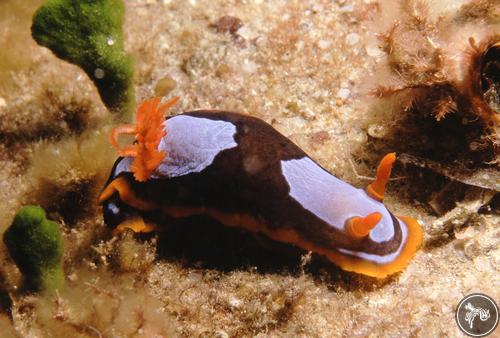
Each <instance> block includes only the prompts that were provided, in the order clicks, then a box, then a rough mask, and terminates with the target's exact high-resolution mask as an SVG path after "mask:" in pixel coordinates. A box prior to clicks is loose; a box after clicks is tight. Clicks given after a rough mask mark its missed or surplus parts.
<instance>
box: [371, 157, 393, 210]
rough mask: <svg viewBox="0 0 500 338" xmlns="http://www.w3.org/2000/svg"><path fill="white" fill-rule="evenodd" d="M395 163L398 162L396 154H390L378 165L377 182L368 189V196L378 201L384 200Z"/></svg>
mask: <svg viewBox="0 0 500 338" xmlns="http://www.w3.org/2000/svg"><path fill="white" fill-rule="evenodd" d="M394 161H396V153H389V154H387V155H385V156H384V158H383V159H382V161H380V164H379V165H378V168H377V176H376V178H375V181H373V182H372V183H370V184H369V185H368V186H367V187H366V192H367V193H368V195H370V196H371V197H373V198H375V199H376V200H379V201H383V200H384V193H385V186H386V185H387V182H389V177H391V170H392V166H393V164H394Z"/></svg>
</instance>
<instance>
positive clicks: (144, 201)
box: [100, 98, 422, 278]
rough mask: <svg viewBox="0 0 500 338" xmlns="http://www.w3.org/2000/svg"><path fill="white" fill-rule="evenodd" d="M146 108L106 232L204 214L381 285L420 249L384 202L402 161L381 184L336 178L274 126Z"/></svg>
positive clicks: (116, 170) (417, 235)
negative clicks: (161, 216)
mask: <svg viewBox="0 0 500 338" xmlns="http://www.w3.org/2000/svg"><path fill="white" fill-rule="evenodd" d="M176 100H177V99H176V98H175V99H172V100H170V101H168V102H167V103H165V104H163V105H160V103H159V102H160V101H159V99H153V100H150V101H147V102H145V103H143V104H142V105H141V106H140V107H139V109H138V112H137V124H136V125H135V126H133V125H129V126H121V127H118V128H116V130H115V131H114V132H113V133H112V143H113V144H115V145H116V146H117V144H118V143H117V138H118V136H119V134H121V133H130V134H135V135H136V143H135V144H134V145H132V146H128V147H125V148H124V149H119V154H120V155H121V157H119V158H118V160H117V161H116V162H115V165H114V167H113V169H112V171H111V175H110V177H109V180H108V182H107V184H106V187H105V188H104V190H103V192H102V194H101V196H100V202H101V204H102V205H103V212H104V219H105V222H106V223H107V225H108V226H110V227H112V228H114V229H115V231H121V230H123V229H124V228H127V227H129V228H132V229H133V230H134V231H136V232H149V231H154V230H161V226H162V225H161V224H155V222H154V220H152V219H153V218H152V217H151V215H152V214H154V213H158V212H161V213H162V214H164V215H167V216H168V217H174V218H181V217H189V216H193V215H198V214H204V215H207V216H209V217H211V218H213V219H215V220H217V221H219V222H220V223H222V224H224V225H226V226H232V227H240V228H243V229H246V230H248V231H251V232H258V233H262V234H264V235H266V236H268V237H270V238H271V239H273V240H276V241H280V242H285V243H289V244H292V245H296V246H298V247H300V248H302V249H305V250H310V251H312V252H314V253H317V254H320V255H323V256H325V257H326V258H327V259H328V260H330V261H331V262H333V263H334V264H336V265H338V266H340V267H341V268H342V269H344V270H347V271H354V272H357V273H361V274H365V275H369V276H373V277H379V278H383V277H386V276H387V275H390V274H393V273H395V272H398V271H400V270H402V269H403V268H404V267H405V266H406V265H407V264H408V263H409V261H410V260H411V258H412V257H413V255H414V253H415V251H416V250H417V249H418V247H419V246H420V244H421V242H422V231H421V229H420V226H419V224H418V222H417V221H416V220H415V219H412V218H410V217H396V216H394V215H393V214H392V213H391V212H390V211H389V210H387V208H386V207H385V206H384V204H383V203H382V200H383V196H384V190H385V185H386V183H387V181H388V179H389V175H390V171H391V168H392V164H393V162H394V161H395V154H388V155H387V156H386V157H384V159H383V160H382V162H381V164H380V166H379V168H378V171H377V178H376V180H375V182H373V183H372V184H370V185H369V186H368V188H367V189H366V190H365V189H357V188H355V187H353V186H351V185H349V184H347V183H345V182H343V181H342V180H340V179H338V178H336V177H335V176H333V175H332V174H330V173H329V172H328V171H326V170H325V169H323V168H322V167H321V166H320V165H318V164H317V163H316V162H314V161H313V160H312V159H311V158H310V157H309V156H307V154H306V153H305V152H304V151H303V150H301V149H300V148H299V147H298V146H296V145H295V144H294V143H293V142H291V141H290V140H289V139H287V138H286V137H285V136H283V135H281V134H280V133H279V132H277V131H276V130H275V129H274V128H272V127H271V126H270V125H269V124H267V123H265V122H264V121H262V120H259V119H257V118H254V117H251V116H246V115H242V114H238V113H234V112H225V111H215V110H210V111H207V110H199V111H193V112H186V113H183V114H180V115H176V116H172V117H169V118H167V119H166V120H162V119H158V116H163V113H164V111H165V110H166V109H167V108H168V107H170V106H171V105H173V104H174V103H175V102H176Z"/></svg>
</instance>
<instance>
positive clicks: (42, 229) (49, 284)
mask: <svg viewBox="0 0 500 338" xmlns="http://www.w3.org/2000/svg"><path fill="white" fill-rule="evenodd" d="M3 239H4V242H5V245H6V246H7V249H8V250H9V254H10V256H11V257H12V259H13V260H14V262H15V263H16V265H17V267H18V268H19V270H21V273H22V274H23V277H24V288H25V289H26V290H28V291H43V292H49V293H52V292H54V291H55V290H57V289H60V288H61V287H63V286H64V272H63V270H62V266H61V263H62V262H61V259H62V255H63V240H62V236H61V232H60V230H59V225H58V224H57V223H55V222H53V221H50V220H48V219H47V218H46V215H45V211H44V210H43V209H42V208H40V207H38V206H32V205H30V206H25V207H23V208H21V210H19V212H18V213H17V214H16V217H15V218H14V221H13V222H12V225H11V226H10V227H9V228H8V229H7V231H5V234H4V238H3Z"/></svg>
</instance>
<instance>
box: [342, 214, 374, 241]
mask: <svg viewBox="0 0 500 338" xmlns="http://www.w3.org/2000/svg"><path fill="white" fill-rule="evenodd" d="M381 219H382V214H381V213H380V212H373V213H371V214H369V215H368V216H366V217H360V216H357V217H353V218H351V219H350V220H348V221H347V224H346V230H347V232H348V233H349V234H350V235H351V236H352V237H353V238H363V237H365V236H367V235H368V234H369V233H370V231H371V230H372V229H373V228H375V226H376V225H377V224H378V222H380V220H381Z"/></svg>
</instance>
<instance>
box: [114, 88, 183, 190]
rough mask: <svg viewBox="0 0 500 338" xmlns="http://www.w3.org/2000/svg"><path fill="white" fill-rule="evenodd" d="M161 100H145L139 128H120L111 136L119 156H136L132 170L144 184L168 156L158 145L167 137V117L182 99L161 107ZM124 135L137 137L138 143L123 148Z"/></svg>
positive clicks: (138, 122)
mask: <svg viewBox="0 0 500 338" xmlns="http://www.w3.org/2000/svg"><path fill="white" fill-rule="evenodd" d="M160 100H161V98H158V97H157V98H153V99H151V100H148V101H144V102H143V103H142V104H141V105H140V106H139V108H138V109H137V114H136V118H135V125H133V124H125V125H120V126H117V127H115V128H114V129H113V130H112V131H111V134H110V142H111V144H112V145H113V146H114V147H115V148H116V149H117V151H118V155H120V156H130V157H134V162H133V163H132V167H131V169H132V172H133V173H134V177H135V179H136V180H137V181H140V182H143V181H146V180H147V179H148V178H149V177H150V176H151V174H152V173H153V171H154V170H155V169H156V168H157V167H158V166H159V165H160V163H161V162H162V161H163V159H164V158H165V156H166V155H167V154H166V153H165V152H164V151H158V144H159V143H160V140H161V139H162V137H164V136H165V135H166V132H165V130H164V127H163V121H164V114H165V111H166V110H167V109H169V108H170V107H172V106H173V105H175V104H176V103H177V102H178V101H179V97H177V96H175V97H173V98H171V99H170V100H168V101H167V102H165V103H164V104H160ZM122 134H129V135H134V134H135V140H136V143H135V144H133V145H129V146H126V147H124V148H120V146H119V144H118V137H119V136H120V135H122Z"/></svg>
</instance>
